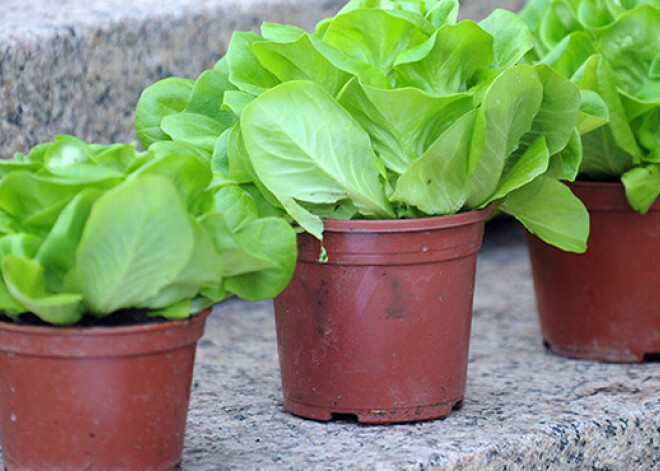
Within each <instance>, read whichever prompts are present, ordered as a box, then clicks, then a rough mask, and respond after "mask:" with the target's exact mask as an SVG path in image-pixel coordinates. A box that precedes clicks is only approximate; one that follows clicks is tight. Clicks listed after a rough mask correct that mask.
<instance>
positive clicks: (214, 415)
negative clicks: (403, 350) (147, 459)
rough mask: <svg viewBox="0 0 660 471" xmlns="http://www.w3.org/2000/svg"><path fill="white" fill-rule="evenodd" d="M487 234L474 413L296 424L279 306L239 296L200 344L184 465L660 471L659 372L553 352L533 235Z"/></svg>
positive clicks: (473, 358)
mask: <svg viewBox="0 0 660 471" xmlns="http://www.w3.org/2000/svg"><path fill="white" fill-rule="evenodd" d="M511 231H513V232H511ZM487 232H488V236H487V241H486V245H485V247H484V249H482V251H481V253H480V255H479V261H478V273H477V288H476V294H475V305H474V310H475V312H474V318H473V333H472V339H471V346H470V360H469V371H468V384H467V391H466V397H465V406H464V408H463V409H462V410H460V411H457V412H454V413H453V414H452V415H450V416H449V417H447V418H446V419H443V420H436V421H429V422H423V423H417V424H409V425H394V426H368V425H359V424H356V423H353V422H350V421H341V420H339V421H332V422H329V423H321V422H314V421H309V420H304V419H301V418H298V417H295V416H292V415H290V414H288V413H287V412H285V411H284V409H283V406H282V402H283V401H282V395H281V389H280V378H279V370H278V360H277V347H276V340H275V327H274V322H273V312H272V305H271V303H270V302H262V303H246V302H243V301H230V302H226V303H223V304H221V305H219V306H217V307H216V309H215V312H214V313H213V315H212V316H211V317H210V320H209V324H208V330H207V333H206V336H205V337H204V339H203V340H202V341H201V343H200V345H199V349H198V361H197V367H196V372H195V383H194V389H193V394H192V400H191V406H190V415H189V426H188V432H187V436H186V447H185V452H184V462H183V469H185V470H191V471H193V470H194V471H211V470H220V469H246V470H252V469H263V470H271V469H272V470H280V469H287V470H288V469H310V470H317V469H318V470H335V469H336V470H342V469H355V470H377V471H385V470H388V471H389V470H410V471H413V470H498V471H499V470H501V471H504V470H508V469H529V470H543V469H562V470H564V469H575V470H578V469H593V470H624V469H625V470H652V469H660V365H659V364H657V363H648V364H640V365H618V364H605V363H595V362H588V361H581V360H570V359H565V358H561V357H558V356H555V355H553V354H551V353H549V352H547V351H546V350H545V349H544V347H543V345H542V341H541V337H540V332H539V325H538V321H537V318H536V310H535V305H534V296H533V287H532V280H531V274H530V268H529V262H528V259H527V251H526V247H525V245H524V241H523V239H522V237H521V231H520V230H519V229H516V228H511V226H510V223H507V224H506V225H505V227H504V229H502V227H499V226H498V224H491V225H489V227H488V229H487Z"/></svg>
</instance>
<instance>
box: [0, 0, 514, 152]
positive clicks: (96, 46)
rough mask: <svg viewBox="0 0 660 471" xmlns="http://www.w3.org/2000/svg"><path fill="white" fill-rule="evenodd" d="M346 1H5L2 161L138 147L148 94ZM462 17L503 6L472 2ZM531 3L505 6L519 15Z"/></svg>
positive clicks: (1, 18)
mask: <svg viewBox="0 0 660 471" xmlns="http://www.w3.org/2000/svg"><path fill="white" fill-rule="evenodd" d="M344 3H345V1H344V0H323V1H315V0H168V1H162V0H132V1H130V2H127V1H124V0H59V1H57V2H52V1H48V0H2V6H1V7H0V157H2V158H7V157H11V156H12V155H13V154H14V152H17V151H20V152H27V151H28V150H29V149H30V148H31V147H32V146H34V145H35V144H37V143H39V142H44V141H49V140H51V139H52V138H53V136H55V135H56V134H62V133H68V134H75V135H77V136H79V137H81V138H83V139H85V140H89V141H95V142H100V143H110V142H130V141H135V140H136V137H135V133H134V132H133V123H134V120H133V111H134V108H135V103H136V102H137V99H138V98H139V96H140V92H141V91H142V90H143V89H144V88H146V87H147V86H149V85H151V84H152V83H154V82H156V81H158V80H160V79H162V78H165V77H168V76H171V75H178V76H183V77H189V78H196V77H197V76H198V75H199V73H200V72H201V71H202V70H204V69H206V68H209V67H211V66H212V65H213V64H214V63H215V62H216V61H217V60H218V59H219V58H220V57H221V56H222V55H223V54H224V53H225V50H226V46H227V44H228V42H229V39H230V36H231V33H232V31H235V30H257V29H258V28H259V26H260V25H261V23H262V22H263V21H275V22H286V23H291V24H296V25H299V26H302V27H304V28H307V29H312V28H313V26H314V24H316V22H317V21H318V20H320V19H322V18H325V17H328V16H331V15H333V14H335V13H336V12H337V10H339V8H341V6H342V5H343V4H344ZM462 3H463V8H462V17H469V18H477V19H478V18H482V17H483V16H485V15H486V14H487V13H488V12H490V11H491V10H492V9H493V8H494V7H495V6H494V5H491V4H490V2H487V1H486V0H466V1H464V2H462ZM522 3H523V0H505V1H502V2H499V3H498V5H497V6H498V7H501V8H510V9H517V8H519V7H520V6H521V5H522Z"/></svg>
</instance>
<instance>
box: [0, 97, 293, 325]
mask: <svg viewBox="0 0 660 471" xmlns="http://www.w3.org/2000/svg"><path fill="white" fill-rule="evenodd" d="M159 96H160V97H162V95H159ZM203 101H204V100H201V99H200V100H198V101H197V106H198V107H201V108H204V105H203ZM211 101H212V100H211ZM180 104H181V103H179V105H180ZM181 108H182V109H183V108H185V106H183V107H181ZM159 109H161V110H165V108H159ZM166 111H171V109H168V110H166ZM209 112H210V111H209ZM169 115H172V113H169V114H168V116H169ZM220 116H222V115H220ZM151 135H153V134H151ZM2 169H3V175H4V176H3V178H2V180H0V266H1V272H2V277H1V278H0V312H2V313H3V314H5V315H7V316H10V317H13V318H16V317H17V316H18V315H20V314H22V313H25V312H32V313H33V314H35V315H36V316H38V317H39V318H41V319H42V320H43V321H45V322H48V323H51V324H56V325H69V324H74V323H76V322H77V321H78V320H79V319H80V318H81V317H82V316H83V315H85V314H87V315H93V316H97V317H103V316H106V315H108V314H111V313H113V312H116V311H121V310H122V309H127V308H139V309H144V310H146V311H147V312H149V313H150V314H151V315H162V316H166V317H170V318H183V317H188V316H190V315H191V314H196V313H198V312H200V310H202V309H204V308H205V307H208V306H210V305H211V304H213V303H215V302H218V301H220V300H222V299H224V298H226V297H228V296H230V295H232V294H235V295H238V296H241V297H244V298H246V299H250V300H258V299H265V298H269V297H272V296H275V295H276V294H277V293H279V291H281V290H282V289H284V287H285V286H286V284H287V283H288V281H289V279H290V277H291V275H292V273H293V267H294V264H295V260H296V236H295V232H294V231H293V229H292V228H291V227H290V225H289V224H288V223H286V222H285V221H283V220H282V219H280V218H273V217H264V216H263V215H261V214H260V212H259V206H258V203H257V201H256V200H255V199H254V197H253V196H252V194H251V193H250V192H249V191H246V190H244V189H242V188H241V187H240V186H238V185H237V184H236V183H234V182H232V181H230V180H228V179H224V180H223V179H216V178H214V176H213V173H212V170H211V158H210V156H209V155H208V154H207V153H205V152H203V151H200V150H199V149H198V148H197V147H195V146H194V144H190V143H185V142H181V141H173V140H165V141H158V142H155V143H154V144H153V146H152V150H150V151H148V152H143V153H142V152H137V151H136V150H135V149H134V148H133V147H132V146H127V145H117V144H115V145H112V146H99V145H95V144H85V143H84V142H82V141H80V140H78V139H76V138H74V137H71V136H59V137H57V138H56V139H55V142H52V143H48V144H43V145H40V146H37V147H36V148H35V149H33V150H32V151H31V152H30V154H28V155H22V154H18V155H17V156H16V158H15V159H14V160H8V161H3V165H2ZM211 220H212V221H214V223H213V224H210V223H209V221H211Z"/></svg>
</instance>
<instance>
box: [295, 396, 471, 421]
mask: <svg viewBox="0 0 660 471" xmlns="http://www.w3.org/2000/svg"><path fill="white" fill-rule="evenodd" d="M462 407H463V398H462V397H461V398H459V399H456V400H454V401H448V402H443V403H440V404H433V405H427V406H419V407H406V408H404V409H387V410H379V409H352V408H341V407H326V406H314V405H310V404H304V403H302V402H297V401H293V400H291V399H284V408H285V409H286V410H287V411H288V412H291V413H292V414H294V415H297V416H300V417H304V418H307V419H312V420H318V421H321V422H328V421H330V420H333V419H336V418H338V417H342V416H354V417H355V420H356V421H357V422H358V423H360V424H371V425H379V424H381V425H384V424H396V423H407V422H417V421H420V420H431V419H441V418H444V417H447V416H448V415H449V414H451V413H452V411H455V410H459V409H461V408H462Z"/></svg>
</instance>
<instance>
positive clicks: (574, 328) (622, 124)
mask: <svg viewBox="0 0 660 471" xmlns="http://www.w3.org/2000/svg"><path fill="white" fill-rule="evenodd" d="M520 16H521V17H522V18H523V19H524V20H525V22H526V23H527V24H528V26H529V28H530V29H531V31H532V33H533V34H534V38H535V41H534V44H535V47H534V50H533V51H530V52H529V54H528V55H527V59H528V60H529V61H530V62H533V63H545V64H548V65H551V66H552V67H553V69H554V70H555V71H556V72H557V73H559V74H561V75H562V76H564V77H566V78H570V79H571V80H572V81H573V82H575V84H576V85H577V86H578V87H579V88H580V92H581V106H580V117H579V120H578V129H579V132H580V135H581V139H580V143H579V144H580V145H581V147H582V148H583V158H582V161H581V162H580V163H579V167H578V168H577V171H578V173H579V175H578V179H579V180H580V181H579V182H576V183H574V184H572V185H571V188H572V189H573V190H574V191H575V193H576V194H577V196H578V197H579V198H580V199H581V200H582V201H583V203H584V204H585V205H586V207H587V209H588V210H589V214H590V218H591V235H590V237H589V244H588V250H587V251H586V253H585V254H584V255H581V256H575V255H573V254H567V253H562V252H560V251H557V250H555V249H553V248H551V247H548V246H546V245H545V244H543V243H542V242H540V241H538V240H537V239H536V238H534V237H532V236H530V237H529V238H528V241H529V248H530V256H531V261H532V271H533V274H534V284H535V290H536V294H537V304H538V309H539V315H540V319H541V330H542V332H543V337H544V340H545V341H546V343H547V344H548V345H549V347H550V349H551V351H553V352H555V353H558V354H561V355H565V356H570V357H577V358H587V359H592V360H602V361H616V362H640V361H643V359H644V357H645V355H651V356H653V355H656V354H657V353H659V352H660V326H659V323H660V313H659V310H658V306H660V297H658V294H657V289H656V288H657V283H658V281H660V279H659V277H660V271H659V270H658V267H657V264H654V259H653V256H652V255H651V254H654V253H656V252H657V250H658V249H659V248H660V246H658V244H657V239H656V235H655V234H656V232H657V226H658V224H659V223H660V222H659V221H658V195H660V159H659V157H660V88H658V80H657V78H658V71H657V65H658V56H657V51H658V50H660V35H658V31H660V3H657V2H623V3H621V4H619V3H617V2H612V1H609V0H607V1H603V2H597V4H594V3H593V2H588V1H587V0H572V1H571V2H564V1H558V0H552V1H549V2H548V1H545V0H530V1H529V2H528V4H527V6H526V7H525V8H524V9H523V10H522V11H521V13H520ZM559 17H561V18H562V20H561V22H556V21H555V20H556V19H557V18H559ZM631 32H634V33H631ZM615 182H620V183H615ZM560 217H564V218H565V219H566V220H567V221H570V216H568V215H561V216H560ZM532 232H533V231H532Z"/></svg>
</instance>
